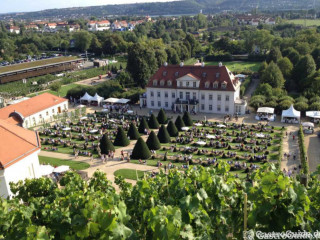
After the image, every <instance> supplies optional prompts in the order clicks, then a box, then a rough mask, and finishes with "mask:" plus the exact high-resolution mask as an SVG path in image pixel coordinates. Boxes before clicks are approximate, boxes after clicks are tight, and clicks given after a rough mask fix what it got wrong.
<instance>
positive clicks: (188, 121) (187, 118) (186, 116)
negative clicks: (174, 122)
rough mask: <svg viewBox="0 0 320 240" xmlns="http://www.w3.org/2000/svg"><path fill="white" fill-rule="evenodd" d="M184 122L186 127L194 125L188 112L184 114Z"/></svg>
mask: <svg viewBox="0 0 320 240" xmlns="http://www.w3.org/2000/svg"><path fill="white" fill-rule="evenodd" d="M182 120H183V122H184V124H185V125H186V126H192V125H193V122H192V119H191V116H190V114H189V112H187V111H185V112H184V114H183V117H182Z"/></svg>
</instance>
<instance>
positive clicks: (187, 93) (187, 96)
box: [186, 92, 190, 100]
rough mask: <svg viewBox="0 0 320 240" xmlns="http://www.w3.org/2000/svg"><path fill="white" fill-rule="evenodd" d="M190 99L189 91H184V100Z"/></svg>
mask: <svg viewBox="0 0 320 240" xmlns="http://www.w3.org/2000/svg"><path fill="white" fill-rule="evenodd" d="M189 99H190V92H186V100H189Z"/></svg>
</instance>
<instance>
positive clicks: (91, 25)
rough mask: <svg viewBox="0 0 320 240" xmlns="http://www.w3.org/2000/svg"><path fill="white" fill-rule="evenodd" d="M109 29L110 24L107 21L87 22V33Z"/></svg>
mask: <svg viewBox="0 0 320 240" xmlns="http://www.w3.org/2000/svg"><path fill="white" fill-rule="evenodd" d="M109 29H110V22H109V21H108V20H101V21H90V22H88V31H91V32H100V31H105V30H109Z"/></svg>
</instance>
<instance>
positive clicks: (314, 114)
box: [306, 111, 320, 118]
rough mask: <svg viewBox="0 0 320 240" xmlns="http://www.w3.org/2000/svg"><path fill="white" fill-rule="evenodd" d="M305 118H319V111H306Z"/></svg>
mask: <svg viewBox="0 0 320 240" xmlns="http://www.w3.org/2000/svg"><path fill="white" fill-rule="evenodd" d="M306 116H307V117H311V118H320V111H307V112H306Z"/></svg>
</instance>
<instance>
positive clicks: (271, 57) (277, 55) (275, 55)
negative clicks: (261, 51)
mask: <svg viewBox="0 0 320 240" xmlns="http://www.w3.org/2000/svg"><path fill="white" fill-rule="evenodd" d="M281 58H282V54H281V52H280V49H279V48H278V47H273V48H271V50H270V52H269V54H268V57H267V63H270V62H271V61H273V62H275V63H277V62H278V61H279V60H280V59H281Z"/></svg>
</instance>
